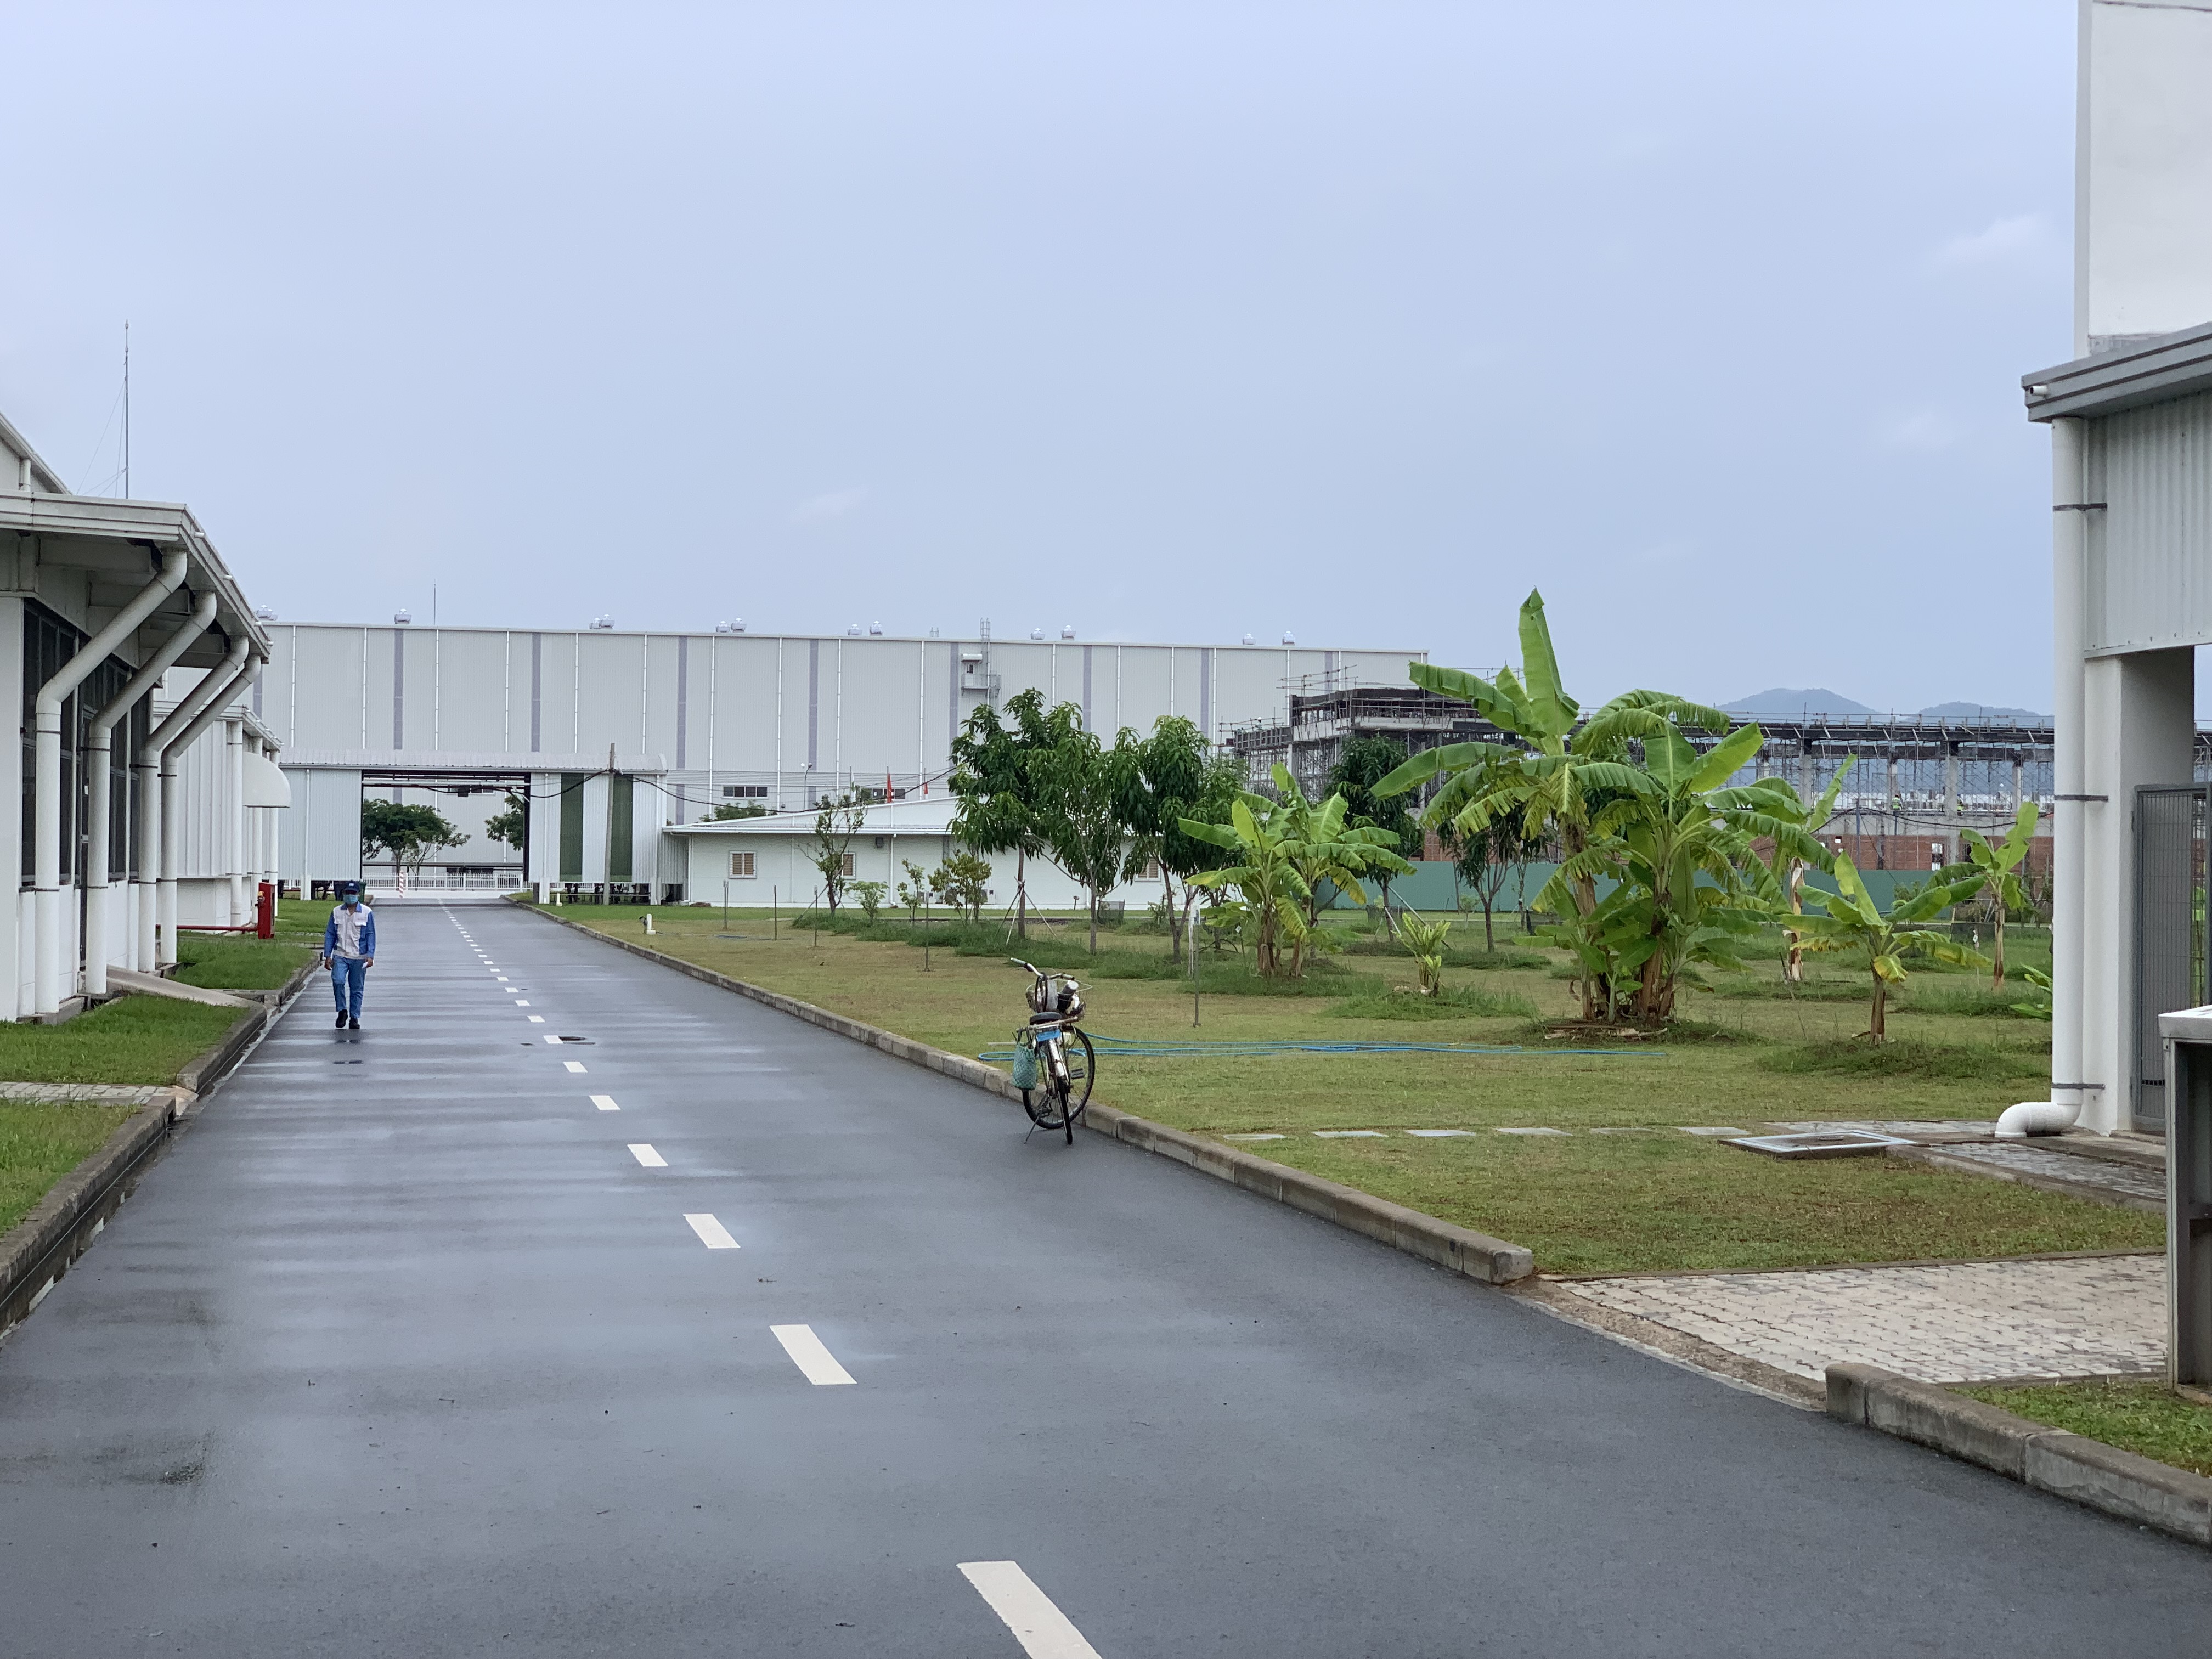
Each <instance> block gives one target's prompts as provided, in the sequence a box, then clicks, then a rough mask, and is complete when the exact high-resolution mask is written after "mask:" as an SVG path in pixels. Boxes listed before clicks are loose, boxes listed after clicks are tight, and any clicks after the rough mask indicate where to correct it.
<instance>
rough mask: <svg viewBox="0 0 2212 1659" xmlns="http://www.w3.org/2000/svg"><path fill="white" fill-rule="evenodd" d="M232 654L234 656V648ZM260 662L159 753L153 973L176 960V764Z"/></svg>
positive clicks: (233, 678) (253, 661)
mask: <svg viewBox="0 0 2212 1659" xmlns="http://www.w3.org/2000/svg"><path fill="white" fill-rule="evenodd" d="M233 654H234V655H235V654H236V648H235V647H233ZM261 661H262V659H260V658H259V657H258V656H257V657H254V658H252V659H251V660H249V661H247V662H246V663H245V664H244V665H242V666H241V667H240V669H239V670H238V671H237V672H236V673H234V674H233V675H231V676H230V677H229V679H228V683H227V684H225V685H224V686H223V688H222V690H221V692H219V693H218V694H217V695H216V696H213V697H211V698H210V699H209V700H208V701H207V702H205V703H204V704H203V705H202V706H201V708H200V711H199V713H198V714H197V715H195V716H194V717H193V719H192V722H191V725H189V726H186V727H185V729H184V730H183V731H181V732H178V733H177V735H176V736H175V737H174V738H171V739H170V741H169V744H168V747H167V748H166V749H164V750H162V751H161V818H162V823H161V860H162V861H161V933H160V938H159V939H158V941H157V945H158V956H157V959H156V962H155V969H154V971H155V972H156V973H159V972H160V971H161V969H164V968H167V967H168V966H170V965H171V964H172V963H174V962H175V961H176V960H177V866H179V865H180V864H181V863H183V862H184V860H183V858H182V856H181V854H180V851H179V842H180V841H181V837H180V836H179V833H178V820H179V818H180V817H182V816H183V815H182V814H181V813H179V811H177V810H176V797H177V766H178V763H179V762H181V761H182V760H183V759H184V757H185V751H186V750H189V749H190V748H191V746H192V745H193V744H196V743H197V742H198V741H199V739H200V734H201V733H202V732H205V731H206V730H207V729H208V727H210V726H213V725H214V724H215V723H216V721H217V720H221V719H222V714H223V711H224V710H225V709H226V708H229V707H230V700H231V699H232V698H233V697H234V696H238V695H239V693H240V692H241V691H243V690H246V687H248V686H249V685H251V684H253V679H254V677H255V676H256V675H258V673H260V671H261ZM216 673H218V674H220V673H222V670H221V669H217V670H216Z"/></svg>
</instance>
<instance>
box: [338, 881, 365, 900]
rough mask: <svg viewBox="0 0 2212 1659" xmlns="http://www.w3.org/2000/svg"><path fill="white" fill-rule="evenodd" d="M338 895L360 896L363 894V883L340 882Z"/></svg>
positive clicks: (342, 896) (343, 896)
mask: <svg viewBox="0 0 2212 1659" xmlns="http://www.w3.org/2000/svg"><path fill="white" fill-rule="evenodd" d="M338 896H339V897H340V898H359V897H360V896H361V884H360V883H359V882H357V881H342V882H340V883H339V884H338Z"/></svg>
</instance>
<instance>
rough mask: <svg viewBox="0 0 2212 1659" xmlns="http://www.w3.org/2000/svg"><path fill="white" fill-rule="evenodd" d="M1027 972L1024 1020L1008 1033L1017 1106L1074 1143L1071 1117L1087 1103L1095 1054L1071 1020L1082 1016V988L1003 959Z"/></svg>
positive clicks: (1029, 965)
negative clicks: (1026, 1014)
mask: <svg viewBox="0 0 2212 1659" xmlns="http://www.w3.org/2000/svg"><path fill="white" fill-rule="evenodd" d="M1006 960H1007V961H1009V962H1011V963H1013V964H1014V966H1015V967H1017V968H1026V969H1029V971H1030V980H1031V981H1032V983H1031V984H1030V989H1029V997H1028V1000H1029V1005H1030V1023H1029V1024H1027V1025H1025V1026H1024V1027H1023V1028H1022V1029H1021V1030H1018V1031H1017V1032H1015V1033H1014V1086H1015V1087H1016V1088H1018V1089H1019V1090H1020V1091H1022V1108H1023V1109H1024V1111H1026V1112H1028V1113H1029V1115H1030V1123H1031V1124H1033V1125H1034V1126H1036V1127H1037V1128H1040V1129H1060V1130H1063V1131H1065V1132H1066V1135H1067V1144H1068V1145H1069V1146H1073V1145H1074V1144H1075V1120H1076V1119H1077V1118H1079V1117H1081V1116H1082V1115H1083V1109H1084V1108H1085V1106H1088V1105H1089V1104H1090V1103H1091V1076H1092V1074H1093V1073H1095V1072H1096V1071H1097V1067H1098V1055H1097V1051H1096V1050H1095V1049H1093V1048H1091V1039H1090V1038H1089V1037H1087V1036H1085V1035H1084V1033H1083V1030H1082V1028H1081V1027H1080V1026H1079V1025H1077V1024H1076V1023H1075V1022H1076V1021H1077V1020H1079V1019H1080V1018H1082V1017H1083V987H1081V986H1080V985H1079V984H1077V983H1076V982H1075V981H1073V980H1072V979H1070V978H1068V977H1067V975H1065V974H1048V973H1047V972H1045V970H1044V969H1042V968H1039V967H1037V966H1036V964H1035V963H1027V962H1024V961H1023V960H1022V959H1021V958H1020V957H1007V958H1006Z"/></svg>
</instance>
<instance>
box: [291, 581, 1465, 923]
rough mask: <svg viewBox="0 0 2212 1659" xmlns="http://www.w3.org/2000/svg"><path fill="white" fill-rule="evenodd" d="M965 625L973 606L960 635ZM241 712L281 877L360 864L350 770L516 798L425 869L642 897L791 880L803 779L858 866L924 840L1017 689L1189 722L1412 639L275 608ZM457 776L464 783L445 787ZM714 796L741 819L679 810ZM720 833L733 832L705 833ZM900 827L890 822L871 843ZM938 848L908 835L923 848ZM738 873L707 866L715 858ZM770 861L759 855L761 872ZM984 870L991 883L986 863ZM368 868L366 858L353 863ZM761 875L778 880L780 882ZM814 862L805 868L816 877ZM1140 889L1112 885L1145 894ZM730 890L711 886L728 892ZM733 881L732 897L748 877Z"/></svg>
mask: <svg viewBox="0 0 2212 1659" xmlns="http://www.w3.org/2000/svg"><path fill="white" fill-rule="evenodd" d="M984 631H985V630H984V629H981V628H979V629H978V630H977V633H978V635H979V636H980V635H982V634H983V633H984ZM270 641H271V648H272V652H273V654H272V656H271V658H270V666H269V671H268V672H267V673H266V674H265V675H264V676H263V677H262V678H261V680H260V682H259V683H258V684H257V685H256V687H255V689H254V692H253V714H254V715H255V718H256V719H257V720H258V721H260V722H261V723H262V724H263V725H264V726H265V728H266V729H267V730H268V731H270V732H272V733H274V734H275V736H276V739H277V741H278V743H279V744H281V745H282V748H283V756H282V760H281V764H282V766H283V769H284V770H285V772H286V774H287V775H288V776H289V781H290V784H291V791H292V798H293V799H294V801H295V803H296V805H295V808H294V810H293V811H290V812H289V813H288V814H286V815H285V819H284V828H283V849H282V852H281V854H280V857H279V863H280V866H281V868H282V870H283V879H284V882H285V884H286V885H287V886H288V887H289V886H291V885H294V884H298V885H299V886H300V887H301V890H303V891H310V892H311V891H313V890H315V888H316V886H317V885H318V884H325V883H327V882H329V881H330V880H331V879H333V878H355V877H359V876H361V875H362V873H363V869H362V848H361V841H360V832H359V826H360V813H359V808H360V802H361V799H362V793H363V791H364V790H366V791H368V792H369V793H389V794H392V795H394V796H396V797H398V798H410V792H419V791H424V790H428V791H433V792H436V793H438V794H439V795H440V796H441V797H442V798H443V799H441V810H442V811H447V812H448V815H449V816H454V815H455V814H454V811H453V801H454V799H455V792H458V791H462V790H467V791H471V792H474V795H473V799H475V800H476V802H477V805H479V806H483V805H489V806H490V807H492V808H493V809H495V810H496V809H497V808H498V807H499V806H501V805H503V804H504V802H505V800H506V798H507V793H509V792H512V793H515V794H518V795H521V796H524V797H526V799H528V802H529V809H528V834H527V837H526V843H527V853H526V855H525V853H524V851H523V849H520V848H502V847H501V844H500V843H497V842H490V841H489V838H488V837H487V836H485V835H484V834H483V831H482V828H481V823H482V817H481V814H480V813H478V814H476V815H473V816H470V815H463V816H465V820H466V821H467V822H469V823H473V824H475V825H476V826H477V827H476V828H475V829H473V830H472V831H471V839H470V841H469V842H467V843H465V844H464V845H463V846H462V847H460V848H457V849H455V850H454V852H453V854H452V856H451V858H450V860H444V861H441V862H440V863H439V864H436V865H434V866H430V869H429V872H428V877H429V879H431V880H433V881H440V880H442V881H447V882H452V883H455V884H459V883H463V882H470V881H475V882H479V883H481V884H483V885H485V886H488V887H489V886H495V885H513V886H520V885H523V884H531V885H535V886H538V887H541V888H544V887H548V886H555V887H559V888H561V889H562V890H564V891H567V890H572V889H580V890H587V891H588V892H589V893H590V894H592V895H593V896H607V895H610V894H619V895H620V896H623V897H626V898H649V899H651V900H653V902H667V901H670V900H671V899H678V898H684V897H690V898H705V899H712V900H720V898H721V896H722V894H723V884H724V882H726V881H738V882H750V883H754V884H757V885H755V886H753V887H750V888H746V889H743V891H750V892H755V893H757V896H758V897H757V902H761V903H767V902H769V901H770V896H771V891H772V890H773V891H774V892H775V893H776V894H780V895H781V896H783V897H785V898H788V897H789V896H791V895H792V894H793V892H794V891H796V892H797V893H798V895H799V897H800V899H801V900H804V898H805V896H807V895H808V894H809V893H811V891H812V890H813V887H814V886H815V884H816V881H810V880H807V879H806V878H805V877H804V876H803V875H801V874H799V873H798V871H799V868H800V864H801V861H800V860H799V856H798V854H797V853H796V851H795V844H796V841H797V838H798V837H799V836H802V835H804V834H805V833H806V832H807V831H808V830H810V829H811V826H812V822H813V819H812V812H813V809H814V807H815V805H816V803H817V801H819V800H820V799H823V798H825V797H832V796H842V795H844V794H847V793H851V792H855V791H865V792H869V793H872V794H873V795H874V796H876V797H877V798H878V799H884V800H885V801H886V804H885V805H881V806H878V807H877V808H874V809H872V814H871V819H870V822H869V824H868V826H867V829H866V833H865V835H864V836H863V838H862V839H861V840H860V842H859V843H858V845H857V847H856V850H855V854H854V863H855V870H856V873H857V875H858V876H859V877H860V878H861V879H881V880H885V881H890V880H893V879H895V878H896V872H897V869H898V861H899V859H900V858H902V857H905V858H911V859H913V860H914V861H915V862H917V863H920V862H922V861H923V860H922V856H921V844H922V843H923V842H930V843H931V844H932V845H936V846H941V845H942V844H943V843H944V842H945V834H946V831H945V820H946V817H947V813H948V811H949V808H950V806H951V802H950V801H949V800H948V799H947V798H946V795H945V787H944V781H945V775H946V773H947V771H948V769H949V767H950V753H951V744H952V739H953V736H954V734H955V733H956V732H957V731H958V729H959V726H960V725H961V722H962V721H963V720H965V719H966V718H967V717H968V715H969V713H970V712H972V711H973V710H974V709H975V708H977V707H979V706H981V704H983V703H984V702H987V701H988V702H995V703H1000V704H1003V703H1004V702H1006V700H1007V699H1008V698H1010V697H1012V696H1015V695H1017V694H1018V693H1019V692H1020V691H1022V690H1025V689H1028V688H1030V687H1034V688H1036V690H1039V691H1041V692H1042V693H1043V694H1044V696H1045V697H1046V699H1047V700H1048V702H1070V703H1073V704H1075V705H1076V706H1077V707H1078V708H1080V709H1081V710H1082V711H1083V718H1084V723H1085V726H1088V727H1089V728H1091V729H1092V730H1095V731H1097V732H1102V733H1104V734H1106V735H1107V737H1108V738H1109V739H1110V738H1111V736H1112V734H1113V733H1114V732H1117V731H1119V730H1120V729H1121V727H1123V726H1132V727H1134V728H1136V729H1137V730H1139V731H1140V732H1149V731H1150V730H1151V729H1152V723H1153V722H1154V721H1155V720H1158V719H1159V718H1160V717H1161V716H1162V715H1167V714H1179V715H1182V716H1183V717H1185V718H1187V719H1188V720H1193V721H1194V722H1195V723H1196V724H1197V726H1199V728H1200V730H1201V731H1203V732H1206V733H1207V734H1208V736H1210V737H1218V735H1219V734H1220V733H1222V732H1225V731H1226V730H1227V729H1228V728H1230V727H1231V726H1237V725H1240V724H1243V723H1247V722H1250V721H1253V720H1262V719H1266V718H1268V717H1270V716H1271V715H1274V714H1279V711H1280V710H1282V709H1283V708H1284V707H1285V703H1286V701H1287V696H1288V695H1289V694H1288V690H1286V687H1291V686H1294V685H1296V684H1298V683H1300V682H1302V681H1306V680H1311V681H1314V682H1316V683H1319V682H1320V681H1322V680H1323V679H1332V678H1342V677H1349V678H1358V679H1361V680H1371V681H1377V682H1383V683H1388V684H1397V683H1402V682H1403V681H1404V679H1405V678H1406V665H1407V663H1408V662H1409V661H1414V660H1419V659H1424V656H1425V653H1421V652H1419V651H1413V650H1382V649H1371V650H1339V649H1321V648H1313V647H1300V646H1297V645H1294V644H1291V643H1288V642H1285V643H1284V644H1282V645H1279V646H1259V645H1133V644H1108V643H1094V642H1088V641H1073V640H1069V639H1066V638H1060V639H1053V640H1039V639H1024V640H1018V641H1006V640H993V639H988V638H984V637H978V638H975V639H972V640H952V639H936V638H921V639H915V638H896V637H891V636H889V635H880V634H866V635H861V634H854V635H830V636H826V637H792V636H777V635H757V634H744V633H738V632H734V631H728V630H725V631H718V632H710V631H703V630H702V632H699V633H694V634H683V633H675V634H661V633H628V632H623V631H620V630H617V629H611V628H605V627H593V628H586V629H577V630H574V631H569V632H551V631H537V632H523V631H520V630H513V629H479V628H428V627H421V626H417V625H415V624H413V623H405V622H395V623H392V624H391V625H389V626H385V627H373V628H362V627H345V626H336V625H325V624H315V623H299V624H296V625H295V624H290V623H279V624H276V625H275V626H273V627H272V628H271V629H270ZM460 799H470V798H469V797H461V798H460ZM718 805H750V806H757V807H763V808H766V809H767V810H768V811H769V813H770V814H771V815H772V816H770V817H765V818H750V819H733V820H729V821H726V822H722V823H703V824H702V823H700V820H701V819H702V818H707V817H710V816H711V814H712V812H713V810H714V807H716V806H718ZM729 837H738V838H741V839H742V841H743V843H744V847H746V848H751V849H753V854H754V855H753V856H752V857H750V859H749V860H734V861H733V860H732V859H730V858H729V857H728V856H727V855H726V853H718V852H715V851H714V850H712V849H713V848H716V847H719V846H720V844H721V842H722V841H723V840H724V839H726V838H729ZM901 837H904V838H905V839H906V840H907V841H908V843H909V845H908V850H907V851H906V852H904V853H903V854H896V855H895V854H894V852H893V850H892V849H893V846H894V843H895V842H897V841H898V840H899V839H900V838H901ZM940 856H942V854H941V852H939V853H934V854H932V855H931V859H930V861H931V862H934V861H935V859H936V858H937V857H940ZM748 867H749V868H750V871H751V872H757V873H750V874H749V873H738V874H735V875H733V874H732V870H733V868H734V869H736V870H738V871H740V872H743V871H745V870H747V869H748ZM769 872H780V873H769ZM1003 873H1004V876H1005V879H1004V880H1002V881H1000V882H999V883H996V884H994V892H995V893H997V894H998V895H999V896H1000V901H1001V902H1007V901H1011V899H1012V893H1013V884H1012V864H1011V862H1008V863H1007V864H1006V870H1005V872H1003ZM371 876H372V878H374V872H371ZM817 880H818V878H817ZM1028 884H1029V890H1030V896H1031V900H1032V902H1038V903H1042V904H1046V905H1049V906H1054V907H1059V906H1062V905H1068V904H1073V903H1074V902H1077V901H1076V890H1075V888H1074V887H1073V884H1072V883H1070V882H1069V881H1068V880H1067V878H1066V877H1064V876H1062V875H1060V873H1059V872H1056V871H1054V870H1053V869H1052V868H1051V867H1050V866H1045V867H1043V868H1042V869H1040V868H1037V867H1036V866H1032V867H1031V870H1030V873H1029V883H1028ZM1149 896H1152V895H1151V894H1148V893H1146V892H1145V891H1144V890H1143V889H1142V888H1141V887H1139V888H1133V889H1132V890H1131V891H1130V893H1129V894H1128V895H1127V897H1129V898H1139V899H1141V898H1146V897H1149ZM733 898H734V895H733ZM738 902H754V901H750V900H746V901H738Z"/></svg>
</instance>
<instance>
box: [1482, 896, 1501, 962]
mask: <svg viewBox="0 0 2212 1659" xmlns="http://www.w3.org/2000/svg"><path fill="white" fill-rule="evenodd" d="M1482 948H1483V949H1484V950H1485V951H1487V952H1488V953H1489V954H1490V955H1492V956H1496V955H1497V954H1498V939H1497V936H1496V935H1495V934H1493V933H1492V932H1491V931H1490V895H1489V894H1488V893H1487V892H1485V893H1484V894H1483V896H1482Z"/></svg>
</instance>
